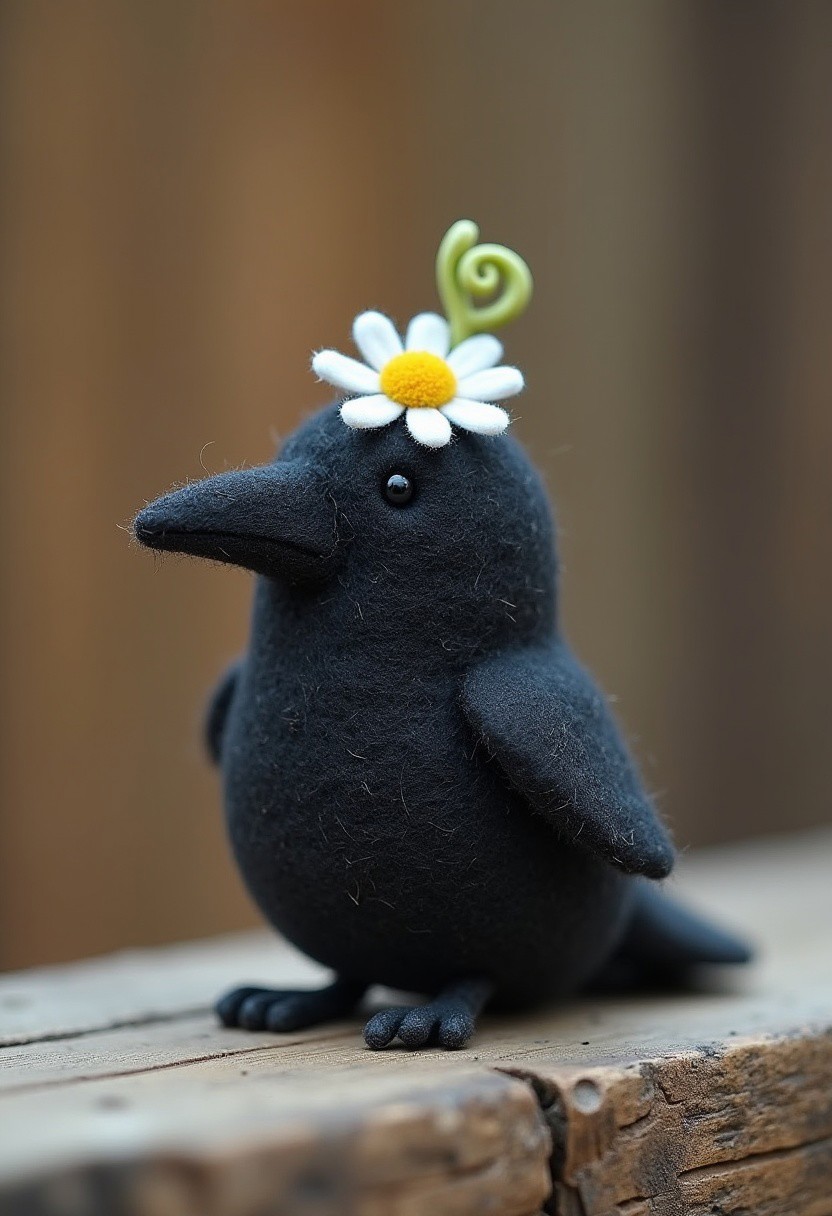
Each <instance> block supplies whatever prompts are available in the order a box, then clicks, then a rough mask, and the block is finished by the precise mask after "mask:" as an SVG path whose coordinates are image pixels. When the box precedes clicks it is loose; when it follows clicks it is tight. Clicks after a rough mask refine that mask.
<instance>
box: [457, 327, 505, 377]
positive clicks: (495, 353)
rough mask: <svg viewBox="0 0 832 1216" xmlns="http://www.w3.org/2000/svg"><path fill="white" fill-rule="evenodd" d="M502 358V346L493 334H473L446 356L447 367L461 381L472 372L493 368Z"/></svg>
mask: <svg viewBox="0 0 832 1216" xmlns="http://www.w3.org/2000/svg"><path fill="white" fill-rule="evenodd" d="M502 357H503V344H502V342H500V340H499V339H498V338H495V337H494V335H493V334H474V336H473V338H466V339H465V341H464V342H460V344H459V346H455V347H454V349H453V350H452V351H451V353H450V354H449V355H448V366H449V367H450V369H451V371H452V372H453V373H454V374H455V375H456V376H457V378H459V379H461V378H462V377H463V376H470V375H472V374H473V373H474V372H481V371H484V370H485V369H486V368H487V367H494V365H495V363H499V362H500V360H501V359H502Z"/></svg>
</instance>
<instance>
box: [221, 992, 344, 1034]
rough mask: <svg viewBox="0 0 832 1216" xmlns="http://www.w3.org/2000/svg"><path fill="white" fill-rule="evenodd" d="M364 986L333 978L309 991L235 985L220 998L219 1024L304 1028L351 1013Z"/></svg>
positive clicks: (248, 1027)
mask: <svg viewBox="0 0 832 1216" xmlns="http://www.w3.org/2000/svg"><path fill="white" fill-rule="evenodd" d="M365 988H366V984H359V983H356V982H354V981H351V980H336V981H335V983H334V984H330V985H329V987H327V988H320V989H313V990H312V991H303V990H296V989H293V990H285V989H275V988H235V989H234V990H233V991H232V992H229V993H226V995H225V996H224V997H221V998H220V1000H219V1001H218V1002H217V1005H216V1012H217V1017H218V1018H219V1019H220V1021H221V1022H222V1024H223V1026H236V1027H239V1028H240V1029H241V1030H271V1031H274V1032H276V1033H286V1032H287V1031H290V1030H306V1029H307V1028H308V1027H310V1026H320V1025H321V1024H322V1023H323V1022H332V1021H335V1020H336V1019H337V1018H340V1017H344V1016H345V1015H347V1014H349V1013H351V1012H352V1011H353V1009H354V1008H355V1006H356V1005H357V1004H358V1002H359V1001H360V1000H361V997H362V995H363V993H364V990H365Z"/></svg>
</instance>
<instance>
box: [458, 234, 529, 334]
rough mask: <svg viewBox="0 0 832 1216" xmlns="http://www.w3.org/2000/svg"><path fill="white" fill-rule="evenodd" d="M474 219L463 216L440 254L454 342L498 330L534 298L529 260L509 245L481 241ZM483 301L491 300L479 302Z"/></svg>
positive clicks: (517, 315)
mask: <svg viewBox="0 0 832 1216" xmlns="http://www.w3.org/2000/svg"><path fill="white" fill-rule="evenodd" d="M479 235H480V230H479V228H478V227H477V225H476V224H475V223H474V221H473V220H457V222H456V223H455V224H451V226H450V228H449V229H448V231H447V232H446V233H445V235H444V237H443V238H442V243H441V244H440V246H439V252H438V253H437V255H436V286H437V288H438V290H439V298H440V299H441V301H442V305H443V307H444V309H445V316H446V317H447V318H448V323H449V324H450V327H451V344H452V345H453V346H457V345H458V344H459V343H460V342H462V341H463V339H464V338H469V337H470V336H471V334H478V333H492V332H493V331H494V330H495V329H499V328H500V326H501V325H507V324H508V322H509V321H513V320H514V319H515V317H519V316H520V314H521V313H522V312H523V311H524V310H525V308H526V306H527V305H528V303H529V300H530V299H531V296H532V276H531V271H530V270H529V268H528V266H527V265H526V263H525V262H524V261H523V259H522V258H521V257H520V255H519V254H517V253H515V252H514V251H513V250H512V249H506V247H505V245H478V244H477V240H478V238H479ZM479 300H488V301H489V302H488V303H487V304H480V305H477V301H479Z"/></svg>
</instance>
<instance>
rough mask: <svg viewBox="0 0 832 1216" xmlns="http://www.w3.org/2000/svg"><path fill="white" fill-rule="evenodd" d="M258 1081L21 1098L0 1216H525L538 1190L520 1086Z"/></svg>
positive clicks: (207, 1073) (444, 1075) (298, 1078)
mask: <svg viewBox="0 0 832 1216" xmlns="http://www.w3.org/2000/svg"><path fill="white" fill-rule="evenodd" d="M272 1080H273V1075H271V1074H269V1073H268V1072H263V1071H262V1070H260V1071H258V1072H257V1073H256V1074H252V1073H249V1072H247V1071H244V1073H243V1076H242V1083H241V1074H240V1066H239V1062H238V1061H229V1060H225V1061H216V1062H214V1063H213V1064H211V1065H207V1064H206V1065H203V1066H201V1067H198V1068H196V1069H182V1070H176V1075H172V1074H171V1073H169V1072H168V1073H164V1074H155V1073H153V1072H149V1073H144V1074H142V1075H140V1076H136V1077H133V1078H131V1079H130V1082H129V1083H128V1084H125V1083H124V1082H122V1083H120V1084H117V1085H113V1084H111V1083H108V1082H101V1083H95V1082H93V1083H90V1084H89V1085H85V1086H80V1087H68V1086H67V1087H63V1088H62V1089H61V1090H60V1092H59V1093H58V1094H55V1093H50V1094H49V1095H48V1097H47V1096H46V1095H44V1094H41V1093H32V1094H29V1095H24V1096H23V1098H18V1099H17V1100H16V1101H15V1104H14V1111H15V1118H14V1119H13V1120H10V1121H9V1122H8V1123H7V1124H5V1125H4V1135H3V1140H4V1145H3V1157H4V1171H3V1173H4V1184H5V1185H4V1189H3V1191H2V1194H1V1195H0V1211H2V1212H3V1213H4V1214H5V1213H7V1212H8V1213H16V1212H19V1211H20V1210H22V1209H23V1207H24V1204H25V1203H26V1202H27V1201H28V1202H31V1203H32V1204H33V1205H37V1204H41V1205H42V1206H41V1207H40V1208H38V1207H37V1206H35V1207H34V1210H45V1211H58V1210H60V1208H59V1207H58V1203H59V1202H61V1201H63V1198H64V1196H66V1195H67V1194H70V1193H71V1195H72V1196H73V1202H75V1203H76V1204H77V1208H76V1209H75V1210H78V1211H81V1212H85V1213H86V1212H99V1211H101V1212H106V1213H107V1214H108V1216H120V1214H121V1213H125V1214H126V1213H128V1212H129V1213H142V1214H144V1213H147V1214H148V1216H150V1213H156V1212H160V1211H170V1212H176V1213H177V1216H180V1214H181V1216H192V1214H193V1216H211V1214H213V1213H216V1214H217V1216H250V1214H253V1213H259V1212H262V1211H265V1210H268V1211H269V1212H287V1213H289V1212H292V1213H294V1212H303V1213H307V1212H314V1213H315V1214H316V1216H329V1214H330V1213H331V1214H332V1216H335V1214H336V1213H342V1212H356V1213H359V1212H360V1213H362V1216H363V1214H365V1213H366V1216H398V1214H399V1213H401V1216H415V1214H416V1213H418V1212H428V1211H432V1212H442V1213H448V1214H449V1216H450V1214H451V1213H464V1212H480V1211H483V1212H484V1211H489V1210H490V1211H493V1212H499V1213H505V1214H506V1216H512V1214H513V1216H529V1214H530V1213H533V1212H536V1211H537V1210H539V1208H540V1206H541V1204H542V1203H543V1201H544V1200H545V1198H546V1196H547V1194H548V1192H549V1172H548V1166H547V1160H548V1155H549V1136H548V1133H547V1130H546V1127H545V1124H544V1121H543V1119H542V1117H541V1114H540V1110H539V1107H538V1104H537V1102H536V1100H535V1098H534V1095H533V1093H532V1091H531V1089H530V1088H529V1087H528V1086H526V1085H524V1084H523V1083H522V1082H520V1081H516V1080H512V1079H511V1078H508V1077H504V1076H500V1075H499V1074H497V1073H489V1072H487V1071H485V1070H477V1071H474V1072H472V1071H470V1070H466V1069H461V1068H460V1067H459V1066H458V1065H454V1066H452V1067H451V1068H450V1069H449V1070H448V1071H447V1072H446V1071H444V1070H443V1071H437V1070H436V1069H429V1070H425V1069H424V1068H423V1069H422V1070H419V1071H418V1072H417V1071H409V1072H407V1073H403V1072H402V1071H400V1070H399V1069H397V1068H393V1069H390V1068H389V1067H388V1069H387V1070H386V1072H385V1071H384V1070H383V1069H382V1070H377V1071H376V1073H375V1075H374V1076H368V1075H366V1074H363V1073H356V1072H355V1071H350V1070H344V1069H340V1070H338V1069H335V1070H329V1069H327V1070H326V1072H325V1073H322V1074H318V1075H315V1074H312V1075H311V1076H308V1075H307V1074H306V1073H304V1072H299V1073H295V1074H290V1075H289V1076H284V1077H282V1078H281V1083H280V1084H279V1085H276V1084H271V1083H263V1082H271V1081H272ZM45 1097H47V1100H46V1101H44V1098H45ZM46 1112H49V1118H48V1119H47V1120H46V1126H45V1128H44V1130H43V1134H42V1135H41V1136H40V1137H38V1136H37V1135H33V1132H34V1131H35V1129H36V1128H37V1127H38V1126H41V1125H42V1121H43V1120H44V1116H45V1114H46ZM44 1156H46V1158H47V1159H48V1160H49V1164H50V1167H51V1168H50V1172H49V1173H50V1176H49V1182H48V1188H47V1187H44V1185H43V1182H42V1175H43V1168H44ZM44 1194H46V1195H47V1196H48V1198H46V1199H44ZM55 1197H57V1200H56V1198H55ZM437 1204H438V1205H439V1206H437ZM15 1205H17V1206H15ZM50 1205H51V1206H50ZM162 1205H167V1206H162ZM266 1205H268V1207H266Z"/></svg>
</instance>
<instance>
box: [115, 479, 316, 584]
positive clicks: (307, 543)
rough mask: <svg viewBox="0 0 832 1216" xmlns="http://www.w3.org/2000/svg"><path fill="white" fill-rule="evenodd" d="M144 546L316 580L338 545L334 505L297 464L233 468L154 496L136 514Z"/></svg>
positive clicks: (136, 526)
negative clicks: (162, 494) (154, 499)
mask: <svg viewBox="0 0 832 1216" xmlns="http://www.w3.org/2000/svg"><path fill="white" fill-rule="evenodd" d="M133 531H134V534H135V536H136V539H137V540H138V541H139V542H140V543H141V544H142V545H146V546H147V548H148V549H158V550H161V551H163V552H167V553H185V554H189V555H190V556H191V557H206V558H210V559H212V560H213V561H218V562H227V563H229V564H230V565H232V566H242V567H244V568H245V569H247V570H253V571H254V572H255V573H256V574H263V575H266V576H267V577H274V576H278V575H288V576H289V577H292V578H314V577H316V576H318V577H320V576H322V575H323V574H324V573H325V572H326V569H327V567H328V566H330V565H331V564H332V563H333V560H334V556H335V550H336V549H337V530H336V515H335V505H334V503H333V502H332V500H331V498H330V497H329V495H328V494H327V491H326V486H325V483H324V481H323V479H322V478H321V477H320V475H319V474H317V473H316V472H315V470H314V469H312V468H310V467H309V466H308V465H306V464H303V463H301V462H298V461H276V462H275V463H274V464H269V465H262V466H260V467H258V468H254V469H234V470H232V471H231V472H228V473H219V474H218V475H217V476H216V477H209V478H207V479H206V480H205V481H197V482H193V483H192V484H191V485H187V486H184V487H183V488H182V489H180V490H174V491H172V492H171V493H170V494H165V495H164V496H163V497H162V498H157V499H156V501H155V502H152V503H150V505H149V506H147V507H145V508H144V510H143V511H140V512H139V514H138V515H137V516H136V520H135V522H134V525H133Z"/></svg>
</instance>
